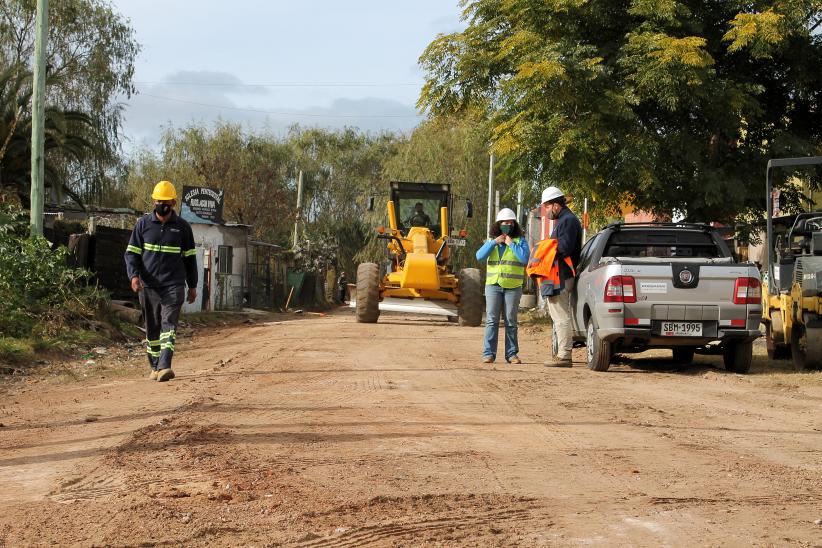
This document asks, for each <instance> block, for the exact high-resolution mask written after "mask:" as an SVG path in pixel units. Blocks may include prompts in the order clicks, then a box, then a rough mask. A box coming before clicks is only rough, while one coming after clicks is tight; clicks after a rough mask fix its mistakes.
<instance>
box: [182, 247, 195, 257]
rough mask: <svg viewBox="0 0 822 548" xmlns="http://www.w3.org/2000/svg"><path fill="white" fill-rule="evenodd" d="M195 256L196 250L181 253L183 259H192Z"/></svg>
mask: <svg viewBox="0 0 822 548" xmlns="http://www.w3.org/2000/svg"><path fill="white" fill-rule="evenodd" d="M196 254H197V250H196V249H189V250H188V251H183V257H193V256H194V255H196Z"/></svg>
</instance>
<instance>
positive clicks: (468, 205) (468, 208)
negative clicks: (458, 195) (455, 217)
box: [465, 200, 474, 219]
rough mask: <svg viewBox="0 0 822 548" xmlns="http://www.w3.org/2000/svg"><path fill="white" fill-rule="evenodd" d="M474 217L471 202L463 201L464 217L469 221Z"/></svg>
mask: <svg viewBox="0 0 822 548" xmlns="http://www.w3.org/2000/svg"><path fill="white" fill-rule="evenodd" d="M473 216H474V204H473V203H472V202H471V200H465V217H466V218H468V219H470V218H471V217H473Z"/></svg>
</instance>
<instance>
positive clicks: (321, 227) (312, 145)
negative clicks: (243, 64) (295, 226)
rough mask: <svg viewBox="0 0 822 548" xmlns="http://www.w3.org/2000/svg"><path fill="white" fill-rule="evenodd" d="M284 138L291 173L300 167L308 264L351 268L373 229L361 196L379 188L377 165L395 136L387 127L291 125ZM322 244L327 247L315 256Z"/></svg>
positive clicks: (392, 146)
mask: <svg viewBox="0 0 822 548" xmlns="http://www.w3.org/2000/svg"><path fill="white" fill-rule="evenodd" d="M287 141H288V143H289V146H290V147H291V149H292V151H293V166H294V170H295V172H296V171H298V170H302V171H303V179H304V185H303V186H304V189H303V196H304V199H303V218H304V219H305V222H306V231H305V236H306V238H307V239H309V240H310V247H311V250H312V252H311V254H310V255H311V256H312V260H313V261H314V264H319V263H320V262H324V263H325V264H326V265H328V266H334V267H335V268H337V269H338V270H339V269H342V270H347V271H349V272H353V271H355V270H356V269H355V265H354V261H355V256H356V254H357V253H358V252H359V251H360V250H361V249H362V247H363V246H364V245H366V243H367V241H368V236H369V234H371V233H372V232H373V226H371V225H369V224H367V223H366V222H364V221H363V219H364V217H365V214H366V205H367V201H366V200H367V198H368V196H371V195H374V194H375V193H378V192H385V186H384V181H383V167H384V165H385V162H386V161H387V160H388V159H389V158H391V157H393V155H394V154H396V149H397V144H398V142H399V138H398V137H397V136H396V135H394V134H393V133H390V132H384V133H379V134H375V135H372V134H368V133H363V132H360V131H358V130H356V129H354V128H344V129H342V130H327V129H321V128H310V129H305V128H300V127H299V126H294V127H292V128H291V130H290V131H289V134H288V137H287ZM332 244H333V245H332ZM301 247H304V248H306V249H307V247H308V245H303V246H301ZM322 249H325V250H327V251H328V252H327V253H324V254H323V255H322V256H319V255H318V253H320V250H322Z"/></svg>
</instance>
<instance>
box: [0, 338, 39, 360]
mask: <svg viewBox="0 0 822 548" xmlns="http://www.w3.org/2000/svg"><path fill="white" fill-rule="evenodd" d="M34 352H35V348H34V345H33V344H32V341H30V340H29V339H14V338H11V337H0V363H9V364H20V363H25V362H30V361H32V360H33V359H34Z"/></svg>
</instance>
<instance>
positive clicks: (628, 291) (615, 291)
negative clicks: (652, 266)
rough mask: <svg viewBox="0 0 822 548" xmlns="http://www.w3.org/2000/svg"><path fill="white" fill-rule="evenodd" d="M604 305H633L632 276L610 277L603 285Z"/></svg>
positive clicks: (634, 285) (634, 300)
mask: <svg viewBox="0 0 822 548" xmlns="http://www.w3.org/2000/svg"><path fill="white" fill-rule="evenodd" d="M605 302H606V303H635V302H636V281H635V280H634V277H633V276H611V278H609V279H608V283H607V284H605Z"/></svg>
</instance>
